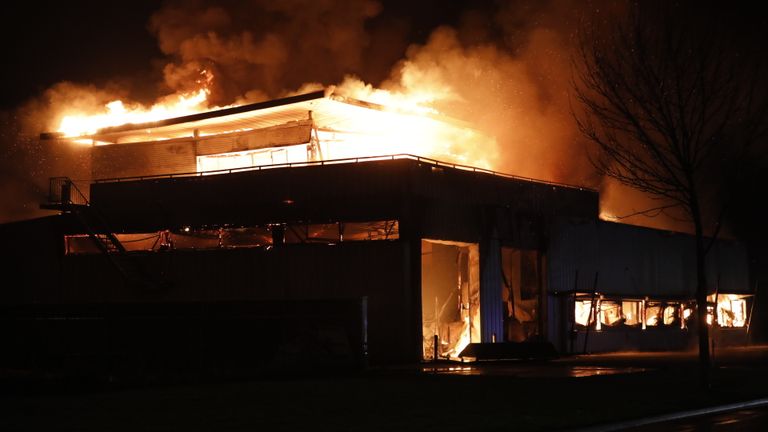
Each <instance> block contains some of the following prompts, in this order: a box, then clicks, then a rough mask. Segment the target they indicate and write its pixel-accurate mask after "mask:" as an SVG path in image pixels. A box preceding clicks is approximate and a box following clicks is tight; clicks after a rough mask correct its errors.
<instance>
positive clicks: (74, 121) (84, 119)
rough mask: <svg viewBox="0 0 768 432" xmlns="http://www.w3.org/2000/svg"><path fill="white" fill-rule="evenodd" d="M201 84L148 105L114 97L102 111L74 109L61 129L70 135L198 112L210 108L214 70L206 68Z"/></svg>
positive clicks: (60, 124)
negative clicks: (210, 70)
mask: <svg viewBox="0 0 768 432" xmlns="http://www.w3.org/2000/svg"><path fill="white" fill-rule="evenodd" d="M200 75H201V78H200V80H198V82H197V84H198V85H200V86H201V87H200V88H199V89H198V90H195V91H191V92H186V93H177V94H173V95H169V96H166V97H165V98H163V99H161V100H160V101H159V102H157V103H156V104H154V105H153V106H151V107H149V108H146V107H144V106H141V105H140V104H129V105H127V106H126V104H125V103H124V102H123V101H121V100H114V101H111V102H109V103H108V104H106V105H105V106H104V107H103V112H99V113H84V112H77V113H70V114H68V115H66V116H64V117H63V118H62V119H61V122H60V123H59V128H58V132H60V133H63V134H64V136H66V137H78V136H84V135H91V134H94V133H96V132H97V131H98V130H99V129H103V128H106V127H111V126H119V125H123V124H128V123H136V124H138V123H147V122H153V121H158V120H163V119H167V118H173V117H181V116H185V115H189V114H195V113H199V112H202V111H205V110H207V109H209V107H208V96H209V95H210V93H211V91H210V89H209V86H210V84H211V82H212V81H213V74H212V73H210V72H209V71H206V70H203V71H201V72H200Z"/></svg>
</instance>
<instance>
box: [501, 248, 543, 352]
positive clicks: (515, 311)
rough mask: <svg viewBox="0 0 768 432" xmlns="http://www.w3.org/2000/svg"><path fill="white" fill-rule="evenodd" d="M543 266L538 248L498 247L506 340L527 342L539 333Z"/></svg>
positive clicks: (535, 337) (537, 336) (540, 330)
mask: <svg viewBox="0 0 768 432" xmlns="http://www.w3.org/2000/svg"><path fill="white" fill-rule="evenodd" d="M542 266H543V256H542V255H541V253H540V252H539V251H536V250H525V249H514V248H507V247H502V248H501V269H502V277H503V279H502V299H503V301H504V310H505V314H504V340H505V341H506V342H527V341H531V340H535V339H537V338H539V337H540V336H541V333H542V329H541V321H542V316H541V310H542V305H541V297H542V296H541V293H542V283H543V281H542Z"/></svg>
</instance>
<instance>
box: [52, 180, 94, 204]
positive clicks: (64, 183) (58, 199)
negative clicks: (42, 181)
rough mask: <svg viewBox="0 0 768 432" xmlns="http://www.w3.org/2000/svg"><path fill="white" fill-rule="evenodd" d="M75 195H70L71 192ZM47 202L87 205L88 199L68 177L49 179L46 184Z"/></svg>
mask: <svg viewBox="0 0 768 432" xmlns="http://www.w3.org/2000/svg"><path fill="white" fill-rule="evenodd" d="M73 190H74V192H76V194H74V195H73V194H72V192H73ZM48 202H49V203H60V204H74V205H88V204H89V202H88V198H86V197H85V194H84V193H83V192H82V191H81V190H80V189H79V188H78V187H77V185H76V184H75V182H74V181H72V180H71V179H70V178H69V177H51V178H50V179H49V183H48Z"/></svg>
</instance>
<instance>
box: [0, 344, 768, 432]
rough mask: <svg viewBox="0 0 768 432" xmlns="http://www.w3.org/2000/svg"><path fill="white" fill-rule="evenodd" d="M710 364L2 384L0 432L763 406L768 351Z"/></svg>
mask: <svg viewBox="0 0 768 432" xmlns="http://www.w3.org/2000/svg"><path fill="white" fill-rule="evenodd" d="M716 361H717V368H716V369H715V370H714V374H713V385H712V388H711V389H710V390H703V389H702V388H701V387H700V385H699V383H698V374H697V370H696V367H695V366H696V362H695V356H693V355H692V354H677V353H674V354H636V353H635V354H632V353H627V354H621V355H603V356H584V357H575V358H565V359H559V360H554V361H550V362H540V363H536V362H512V363H510V362H505V363H501V362H498V363H488V364H454V365H448V364H441V365H423V366H421V367H404V368H390V369H376V370H369V371H366V372H363V373H355V374H340V373H327V372H324V371H313V372H311V373H306V372H302V371H297V373H296V374H282V375H279V376H277V375H269V376H267V375H265V376H262V377H253V378H250V379H248V380H240V381H234V380H230V381H222V380H218V381H210V380H208V381H202V380H201V381H198V382H195V383H190V382H186V383H180V382H175V383H172V382H162V381H157V380H156V381H153V382H149V383H147V382H143V383H122V384H114V383H112V384H110V383H88V382H84V381H72V380H69V381H66V380H64V381H62V380H53V381H52V380H45V381H40V380H39V379H38V380H32V379H30V378H28V377H24V376H18V375H13V374H8V373H6V376H5V377H4V378H3V380H2V381H1V382H0V384H2V389H0V398H1V399H2V400H0V430H2V431H21V430H29V431H33V430H34V431H37V430H77V431H142V430H152V431H166V430H167V431H214V430H215V431H254V430H268V431H306V430H312V431H318V430H322V431H441V432H445V431H469V430H472V431H484V430H488V431H496V430H515V431H527V430H531V431H532V430H568V429H578V428H584V427H590V426H596V425H602V424H610V423H615V422H620V421H625V420H631V419H636V418H643V417H647V416H654V415H660V414H666V413H671V412H676V411H684V410H690V409H696V408H703V407H709V406H716V405H721V404H726V403H733V402H740V401H747V400H753V399H758V398H763V397H766V396H768V368H767V367H766V366H768V348H766V347H752V348H749V349H737V350H730V351H722V352H720V353H718V355H717V357H716ZM646 430H654V429H653V428H652V427H651V429H646Z"/></svg>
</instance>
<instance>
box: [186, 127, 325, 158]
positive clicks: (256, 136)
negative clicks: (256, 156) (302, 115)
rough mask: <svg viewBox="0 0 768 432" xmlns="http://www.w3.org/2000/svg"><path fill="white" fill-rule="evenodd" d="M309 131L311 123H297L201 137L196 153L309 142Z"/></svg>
mask: <svg viewBox="0 0 768 432" xmlns="http://www.w3.org/2000/svg"><path fill="white" fill-rule="evenodd" d="M311 131H312V125H311V124H299V125H294V126H280V127H276V128H269V129H259V130H255V131H250V132H246V133H241V134H236V135H230V136H223V137H210V138H209V137H203V138H201V139H200V140H199V143H198V147H197V154H198V155H212V154H221V153H230V152H239V151H245V150H256V149H261V148H268V147H280V146H288V145H296V144H304V143H308V142H309V140H310V134H311Z"/></svg>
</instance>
